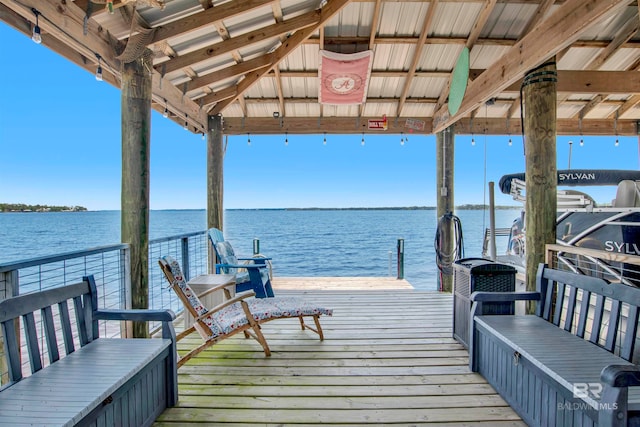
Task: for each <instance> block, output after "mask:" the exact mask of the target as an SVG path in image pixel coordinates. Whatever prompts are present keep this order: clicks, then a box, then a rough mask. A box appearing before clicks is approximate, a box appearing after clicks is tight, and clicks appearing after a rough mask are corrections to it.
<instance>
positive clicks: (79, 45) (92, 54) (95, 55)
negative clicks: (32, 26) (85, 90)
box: [13, 0, 118, 77]
mask: <svg viewBox="0 0 640 427" xmlns="http://www.w3.org/2000/svg"><path fill="white" fill-rule="evenodd" d="M13 2H14V3H16V4H18V5H20V6H22V7H24V8H26V9H28V10H29V11H32V9H33V10H35V12H33V13H34V14H37V16H38V17H39V19H40V20H44V21H46V22H47V23H48V24H49V25H50V26H52V27H53V28H55V29H56V30H58V31H59V32H61V33H62V34H64V35H65V36H67V37H68V38H69V40H70V41H71V42H73V44H74V45H75V48H76V49H77V50H79V51H81V52H82V55H84V56H85V57H86V58H98V57H100V58H102V65H103V67H104V68H106V69H107V70H109V72H110V73H111V74H113V75H114V76H116V77H117V75H118V74H117V72H116V71H115V67H113V66H112V65H110V64H109V63H108V62H107V61H105V59H104V57H103V56H101V55H100V54H99V53H98V52H95V51H93V49H91V48H89V47H88V46H85V45H84V44H82V43H81V42H80V41H78V40H77V39H76V38H75V37H74V36H73V35H71V34H69V33H68V32H67V31H65V30H64V28H60V27H59V26H58V25H56V23H55V22H53V21H51V20H50V19H48V18H47V16H46V15H44V14H43V13H42V12H40V11H39V10H38V9H37V8H32V7H31V6H29V5H27V4H24V3H22V2H21V1H20V0H13ZM87 52H89V54H87Z"/></svg>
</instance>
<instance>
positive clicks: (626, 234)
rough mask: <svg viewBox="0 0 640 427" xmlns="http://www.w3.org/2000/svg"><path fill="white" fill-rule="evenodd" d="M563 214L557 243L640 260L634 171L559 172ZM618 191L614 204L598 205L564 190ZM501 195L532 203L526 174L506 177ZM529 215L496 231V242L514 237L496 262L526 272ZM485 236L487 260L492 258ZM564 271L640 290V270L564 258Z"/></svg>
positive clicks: (638, 186)
mask: <svg viewBox="0 0 640 427" xmlns="http://www.w3.org/2000/svg"><path fill="white" fill-rule="evenodd" d="M557 176H558V187H559V188H558V191H557V193H558V198H557V203H558V215H557V219H556V243H557V244H559V245H565V246H573V247H579V248H585V249H595V250H600V251H606V252H611V253H615V254H623V255H635V256H638V255H640V171H633V170H592V169H580V170H578V169H570V170H558V171H557ZM603 185H604V186H616V194H615V199H613V201H612V202H611V204H606V205H602V206H600V205H598V204H597V203H596V201H595V200H594V199H593V198H592V197H591V196H589V194H587V193H585V192H583V191H577V190H573V189H563V188H562V189H561V188H560V187H585V186H603ZM499 187H500V191H501V192H502V193H504V194H509V195H511V196H512V197H513V199H514V200H516V201H519V202H522V203H523V204H524V203H525V202H526V181H525V174H524V173H516V174H509V175H504V176H503V177H502V178H501V179H500V181H499ZM525 215H526V213H525V211H524V209H523V210H522V211H521V213H520V215H519V216H518V217H517V218H515V219H514V221H513V223H512V224H511V226H510V227H509V228H502V229H496V231H495V235H496V237H498V236H500V235H502V236H504V237H508V239H507V243H506V248H505V249H504V251H503V253H502V254H499V255H496V261H497V262H500V263H505V264H509V265H513V266H514V267H516V269H517V270H518V271H520V272H524V271H525V259H526V250H525V247H526V245H525V242H526V228H525ZM489 236H490V232H489V230H486V231H485V244H484V245H483V257H485V258H489V254H488V248H489V244H488V240H489ZM558 263H561V264H563V268H566V269H568V270H571V271H574V272H580V273H582V274H589V275H599V276H601V277H605V278H607V279H609V280H611V281H617V282H621V283H626V284H629V285H634V286H639V285H640V269H638V266H637V265H631V264H626V263H622V262H617V263H616V262H614V261H606V260H603V259H599V258H595V257H587V256H582V255H575V254H559V256H558Z"/></svg>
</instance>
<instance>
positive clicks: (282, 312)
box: [247, 297, 333, 322]
mask: <svg viewBox="0 0 640 427" xmlns="http://www.w3.org/2000/svg"><path fill="white" fill-rule="evenodd" d="M247 302H248V303H249V310H250V311H251V313H252V314H253V318H254V319H255V320H257V321H259V322H262V321H264V320H269V319H271V318H280V317H298V316H314V315H322V314H325V315H327V316H331V315H332V314H333V310H331V309H328V308H325V307H322V306H319V305H317V304H313V303H311V302H308V301H305V300H303V299H302V298H295V297H273V298H256V299H250V300H247Z"/></svg>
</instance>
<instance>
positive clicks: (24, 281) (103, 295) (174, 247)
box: [0, 231, 208, 383]
mask: <svg viewBox="0 0 640 427" xmlns="http://www.w3.org/2000/svg"><path fill="white" fill-rule="evenodd" d="M207 245H208V239H207V233H206V231H201V232H195V233H188V234H182V235H177V236H170V237H164V238H160V239H154V240H151V241H150V242H149V308H152V309H171V310H173V311H174V312H175V313H180V312H181V311H182V310H183V307H182V305H181V303H180V302H179V300H178V298H177V297H176V296H175V294H174V292H172V291H170V290H169V289H168V286H167V283H166V280H165V279H164V276H163V275H162V273H161V271H160V268H159V266H158V259H159V258H160V257H161V256H164V255H171V256H172V257H174V258H175V259H177V260H178V261H179V262H180V263H181V265H182V266H183V269H184V272H185V275H187V277H195V276H197V275H199V274H203V273H206V272H207V265H208V261H207V254H208V247H207ZM87 275H93V276H94V278H95V281H96V285H97V287H98V306H99V308H106V309H116V308H127V307H130V303H129V302H128V301H127V295H129V292H128V290H129V288H130V283H131V278H130V266H129V245H127V244H118V245H109V246H102V247H98V248H92V249H87V250H84V251H75V252H68V253H63V254H58V255H53V256H45V257H39V258H34V259H28V260H22V261H17V262H12V263H7V264H0V299H6V298H9V297H11V296H16V295H20V294H25V293H29V292H37V291H42V290H45V289H50V288H55V287H59V286H65V285H69V284H72V283H78V282H80V281H82V278H83V277H84V276H87ZM56 316H57V313H54V323H55V324H56V325H58V328H59V321H58V319H57V318H56ZM37 317H39V316H37ZM36 321H37V324H38V325H39V327H40V328H42V325H41V324H40V319H36ZM154 326H155V325H150V328H151V329H152V330H153V328H154ZM121 327H122V326H118V324H117V323H115V322H109V323H107V322H100V336H103V337H118V336H121V334H122V330H121ZM21 329H22V327H21ZM58 332H60V333H61V331H58ZM76 333H77V331H74V334H76ZM21 334H23V331H21ZM39 336H41V337H43V336H44V334H42V333H40V334H39ZM74 340H77V337H76V338H75V339H74ZM22 342H23V343H24V342H26V341H25V340H24V336H23V337H22ZM61 345H62V341H60V346H61ZM40 346H41V348H42V349H46V340H44V338H41V340H40ZM60 350H62V348H60ZM3 351H4V350H3V348H2V346H1V345H0V360H1V361H4V355H3V354H2V352H3ZM21 352H22V354H23V355H24V357H23V358H22V360H23V363H24V364H27V363H29V362H28V352H27V350H26V346H24V345H23V348H22V349H21ZM43 352H44V350H43ZM44 363H45V364H46V363H47V361H46V360H45V361H44ZM0 373H1V374H2V378H3V383H4V382H5V381H6V374H7V369H6V367H5V366H4V362H0Z"/></svg>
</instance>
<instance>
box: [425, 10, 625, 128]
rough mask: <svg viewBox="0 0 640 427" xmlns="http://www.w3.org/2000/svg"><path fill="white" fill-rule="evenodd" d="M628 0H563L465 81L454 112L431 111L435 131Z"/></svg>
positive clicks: (574, 38)
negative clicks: (506, 49) (557, 6)
mask: <svg viewBox="0 0 640 427" xmlns="http://www.w3.org/2000/svg"><path fill="white" fill-rule="evenodd" d="M629 3H630V2H629V1H628V0H587V1H585V0H567V1H566V2H565V3H563V4H562V5H561V6H560V7H559V8H558V9H557V10H556V11H555V12H554V13H553V14H552V15H551V16H550V17H549V18H547V19H546V20H545V21H543V22H542V23H540V24H539V25H537V26H536V27H534V28H533V29H532V30H531V31H530V32H529V34H527V35H526V36H525V37H523V38H522V40H521V41H520V42H518V43H516V44H515V45H514V46H513V47H511V48H510V49H509V50H508V51H507V52H506V53H505V55H503V57H502V58H500V59H499V60H498V61H496V62H494V63H493V64H492V65H491V67H489V68H488V69H487V71H485V72H484V73H482V74H481V75H480V76H478V78H477V79H476V80H474V81H473V82H471V83H470V84H469V86H468V87H467V91H466V94H465V98H464V99H463V101H462V105H461V106H460V109H459V110H458V112H457V113H456V114H454V115H453V116H450V115H449V112H448V110H447V108H446V105H443V106H442V107H441V108H440V109H439V110H438V111H437V112H436V113H435V115H434V123H435V124H436V125H435V130H436V132H440V131H442V130H444V129H446V128H447V127H448V126H450V125H451V124H453V123H455V122H456V121H458V120H459V119H460V118H461V117H463V116H464V115H465V114H467V113H469V111H471V110H473V109H474V108H477V107H478V106H479V105H481V104H482V103H483V102H485V101H486V100H487V99H489V98H491V97H493V96H495V95H496V94H498V93H500V91H501V90H502V89H504V88H505V87H508V86H509V85H511V84H513V83H514V82H515V81H517V80H518V79H519V78H521V77H522V76H523V75H524V73H526V72H527V71H528V70H530V69H532V68H534V67H536V66H537V65H539V64H540V63H542V62H543V61H544V60H546V59H548V58H550V57H552V56H554V55H555V54H556V53H558V52H560V51H561V50H562V49H564V48H565V47H567V46H569V45H571V43H573V42H574V41H575V40H577V38H578V37H580V35H581V34H582V33H583V32H584V31H585V30H587V29H588V28H589V27H590V26H591V25H593V24H594V23H595V22H598V21H599V20H601V19H602V18H603V17H605V16H609V15H610V14H612V13H615V12H618V11H619V10H621V9H623V8H624V7H626V6H627V5H628V4H629Z"/></svg>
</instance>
